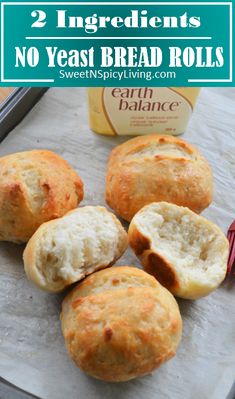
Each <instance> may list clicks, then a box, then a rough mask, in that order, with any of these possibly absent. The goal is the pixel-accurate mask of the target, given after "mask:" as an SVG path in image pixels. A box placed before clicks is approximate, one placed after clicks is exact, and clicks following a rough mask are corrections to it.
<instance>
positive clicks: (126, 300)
mask: <svg viewBox="0 0 235 399" xmlns="http://www.w3.org/2000/svg"><path fill="white" fill-rule="evenodd" d="M61 323H62V331H63V335H64V338H65V342H66V346H67V350H68V353H69V355H70V356H71V358H72V359H73V360H74V362H75V363H76V364H77V365H78V366H79V367H80V368H81V369H82V370H83V371H85V372H86V373H88V374H90V375H91V376H93V377H95V378H98V379H101V380H105V381H112V382H118V381H127V380H130V379H132V378H136V377H139V376H142V375H145V374H148V373H151V372H152V371H153V370H155V369H156V368H157V367H159V366H161V364H162V363H164V362H166V361H167V360H169V359H170V358H172V357H173V356H174V355H175V353H176V349H177V347H178V345H179V342H180V339H181V332H182V320H181V316H180V312H179V308H178V305H177V302H176V301H175V299H174V297H173V296H172V295H171V293H170V292H169V291H167V290H166V289H165V288H164V287H162V286H161V285H160V284H159V283H158V282H157V281H156V280H155V279H154V278H153V277H152V276H150V275H149V274H147V273H145V272H144V271H143V270H139V269H137V268H134V267H128V266H121V267H112V268H109V269H105V270H101V271H99V272H96V273H94V274H92V275H91V276H89V277H87V278H86V279H85V280H84V281H83V282H82V283H81V284H78V285H77V286H76V287H75V288H74V289H73V290H72V291H71V292H70V293H69V294H68V295H67V296H66V297H65V299H64V301H63V306H62V313H61Z"/></svg>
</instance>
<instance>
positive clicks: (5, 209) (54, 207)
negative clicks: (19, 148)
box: [0, 150, 83, 243]
mask: <svg viewBox="0 0 235 399" xmlns="http://www.w3.org/2000/svg"><path fill="white" fill-rule="evenodd" d="M82 199H83V183H82V180H81V179H80V177H79V176H78V175H77V173H76V172H75V171H74V170H73V169H72V167H71V166H70V165H69V164H68V163H67V162H66V161H65V160H64V159H63V158H61V157H60V156H59V155H57V154H55V153H53V152H52V151H48V150H32V151H26V152H19V153H15V154H10V155H7V156H4V157H2V158H0V241H13V242H16V243H21V242H26V241H28V240H29V238H30V237H31V236H32V235H33V233H34V232H35V231H36V230H37V228H38V227H39V226H40V225H41V224H42V223H44V222H46V221H48V220H51V219H55V218H58V217H61V216H63V215H64V214H65V213H66V212H68V211H69V210H71V209H74V208H76V207H77V205H78V204H79V203H80V202H81V200H82Z"/></svg>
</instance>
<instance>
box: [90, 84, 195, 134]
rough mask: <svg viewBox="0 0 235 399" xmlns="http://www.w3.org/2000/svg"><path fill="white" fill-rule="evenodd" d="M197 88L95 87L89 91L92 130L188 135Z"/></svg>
mask: <svg viewBox="0 0 235 399" xmlns="http://www.w3.org/2000/svg"><path fill="white" fill-rule="evenodd" d="M199 91H200V89H199V88H197V87H194V88H192V87H176V88H173V87H105V88H103V87H102V88H101V87H96V88H89V89H88V99H89V116H90V126H91V129H92V130H94V131H95V132H96V133H100V134H107V135H120V136H123V135H141V134H151V133H159V134H172V135H177V134H181V133H183V132H184V131H185V129H186V126H187V124H188V122H189V119H190V117H191V115H192V112H193V108H194V105H195V103H196V99H197V96H198V94H199Z"/></svg>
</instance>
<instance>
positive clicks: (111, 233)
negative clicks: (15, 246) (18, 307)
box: [23, 206, 128, 292]
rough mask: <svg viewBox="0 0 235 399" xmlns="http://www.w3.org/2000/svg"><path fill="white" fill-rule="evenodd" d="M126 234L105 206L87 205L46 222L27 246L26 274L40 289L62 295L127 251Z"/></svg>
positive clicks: (25, 255)
mask: <svg viewBox="0 0 235 399" xmlns="http://www.w3.org/2000/svg"><path fill="white" fill-rule="evenodd" d="M127 245H128V241H127V233H126V231H125V230H124V228H123V227H122V225H121V223H120V221H119V220H118V219H117V218H116V216H115V215H113V214H112V213H111V212H108V211H107V209H106V208H104V207H103V206H84V207H80V208H77V209H74V210H73V211H70V212H68V213H67V214H66V215H64V216H63V217H62V218H58V219H55V220H51V221H49V222H47V223H43V224H42V225H41V226H40V227H39V228H38V230H37V231H36V232H35V233H34V235H33V236H32V237H31V238H30V240H29V242H28V244H27V245H26V248H25V251H24V254H23V259H24V267H25V272H26V274H27V277H28V278H29V280H32V281H33V282H34V283H35V284H36V285H37V286H38V287H39V288H41V289H43V290H45V291H49V292H59V291H61V290H63V289H64V288H65V287H67V286H68V285H70V284H72V283H74V282H76V281H79V280H81V279H83V278H84V277H85V276H87V275H88V274H91V273H93V272H94V271H96V270H99V269H103V268H105V267H108V266H111V265H112V264H113V263H114V262H115V261H116V260H117V259H118V258H119V257H120V256H121V255H122V254H123V253H124V252H125V250H126V248H127Z"/></svg>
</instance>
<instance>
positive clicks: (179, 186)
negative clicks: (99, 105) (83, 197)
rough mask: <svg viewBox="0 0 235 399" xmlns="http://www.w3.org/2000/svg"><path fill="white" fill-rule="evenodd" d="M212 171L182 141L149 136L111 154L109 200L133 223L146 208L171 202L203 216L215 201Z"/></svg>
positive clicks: (123, 146) (118, 148)
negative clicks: (137, 215) (202, 213)
mask: <svg viewBox="0 0 235 399" xmlns="http://www.w3.org/2000/svg"><path fill="white" fill-rule="evenodd" d="M212 191H213V187H212V172H211V169H210V166H209V165H208V163H207V161H206V159H205V158H204V157H203V156H202V155H201V154H200V153H199V151H198V150H197V149H196V148H195V147H193V146H191V145H190V144H188V143H186V142H185V141H183V140H180V139H179V138H176V137H172V136H159V135H148V136H141V137H136V138H134V139H131V140H129V141H127V142H125V143H124V144H121V145H119V146H117V147H116V148H114V149H113V151H112V152H111V155H110V158H109V163H108V171H107V180H106V201H107V204H108V205H109V206H110V207H111V208H112V209H114V211H115V212H116V213H117V214H118V215H120V216H121V217H122V218H123V219H125V220H128V221H130V220H131V219H132V217H133V216H134V215H135V213H136V212H138V211H139V210H140V209H141V208H142V207H143V206H144V205H147V204H149V203H151V202H159V201H167V202H171V203H174V204H177V205H182V206H187V207H188V208H190V209H192V210H193V211H194V212H197V213H200V212H201V211H202V210H203V209H204V208H206V207H207V206H208V205H209V204H210V203H211V201H212Z"/></svg>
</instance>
